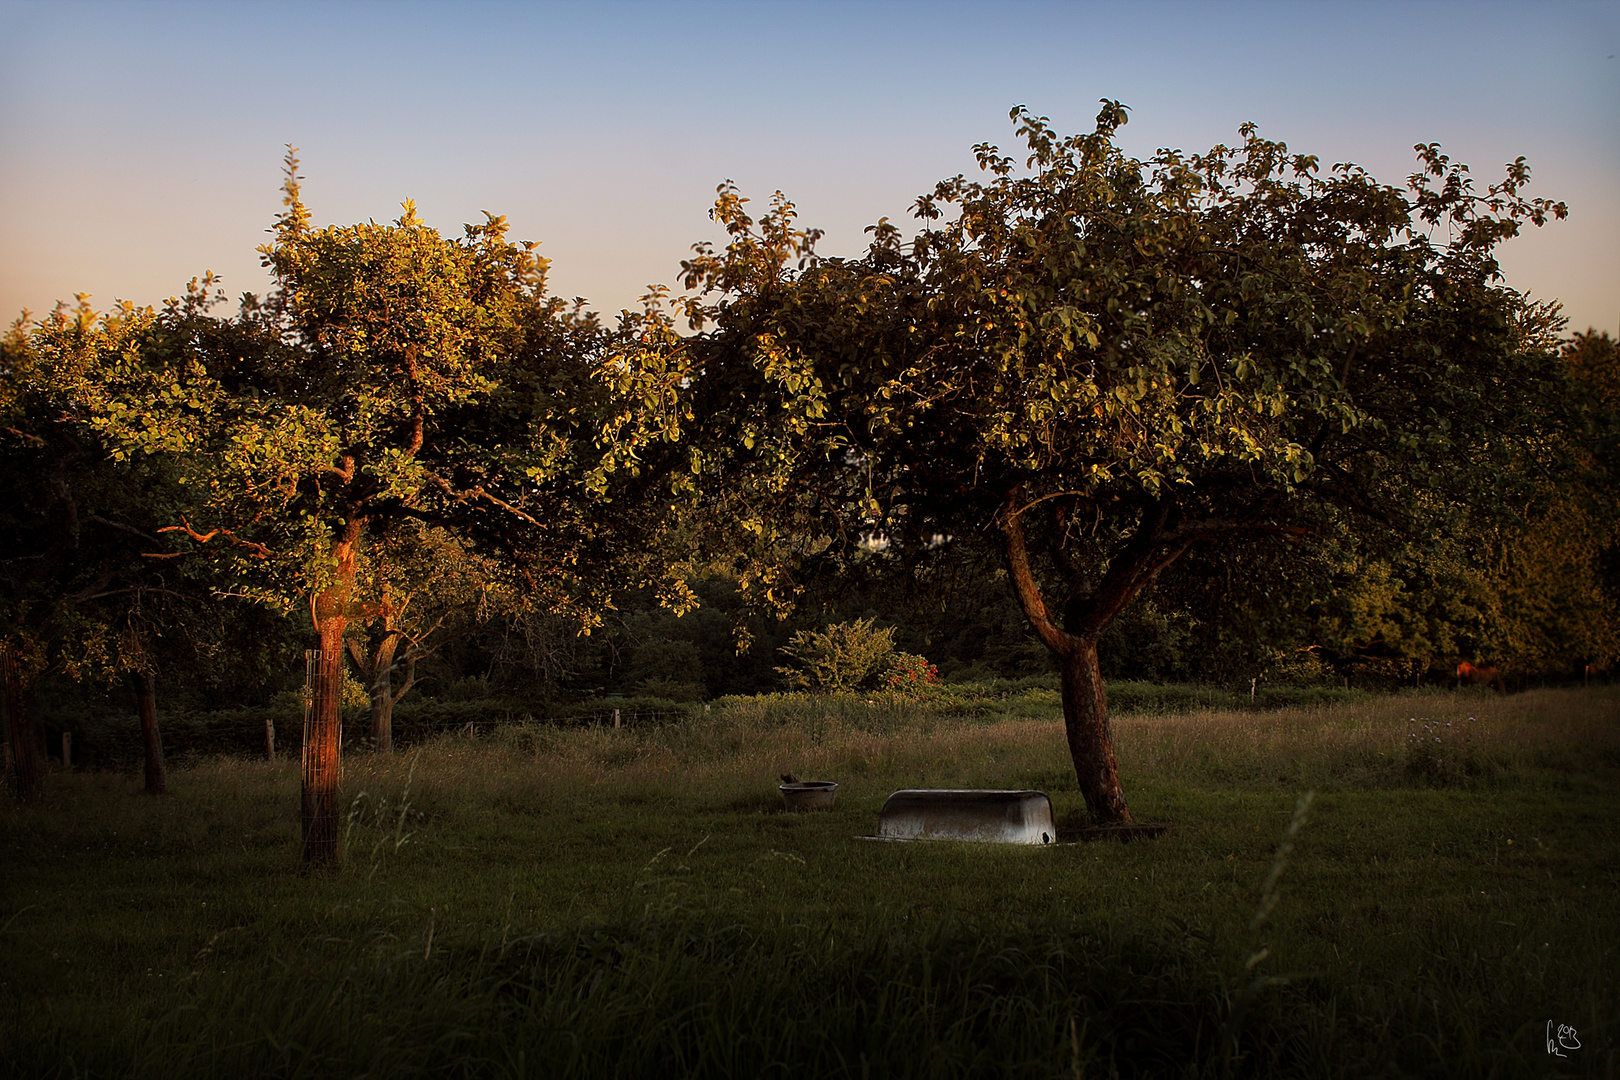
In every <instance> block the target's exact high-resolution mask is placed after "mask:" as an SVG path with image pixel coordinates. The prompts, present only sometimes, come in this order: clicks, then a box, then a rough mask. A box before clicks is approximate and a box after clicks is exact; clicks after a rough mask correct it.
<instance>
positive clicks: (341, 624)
mask: <svg viewBox="0 0 1620 1080" xmlns="http://www.w3.org/2000/svg"><path fill="white" fill-rule="evenodd" d="M360 533H361V523H360V522H359V521H358V520H351V521H350V522H349V524H348V525H347V526H345V528H344V530H343V537H342V539H340V540H339V541H338V542H336V543H335V544H333V545H332V574H333V576H332V582H331V584H330V585H328V586H327V587H326V588H325V589H323V590H321V592H320V593H318V594H317V595H316V596H315V602H314V616H315V628H316V631H317V632H318V634H319V635H320V645H319V648H320V652H321V659H320V665H319V667H318V668H317V669H316V678H315V686H314V688H313V689H314V701H313V702H312V705H311V709H310V720H309V730H308V732H307V733H306V734H305V741H304V781H303V800H302V819H303V827H304V861H305V862H310V863H332V862H336V861H337V860H338V859H339V858H340V857H341V855H342V852H341V850H340V841H341V839H342V837H341V833H340V830H339V829H338V778H339V767H340V764H341V759H340V755H341V752H342V739H343V712H342V701H343V653H344V648H343V633H344V631H345V630H347V629H348V626H349V610H350V605H351V603H352V602H353V597H354V580H355V557H356V555H357V553H358V548H359V541H360Z"/></svg>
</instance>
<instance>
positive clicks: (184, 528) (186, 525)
mask: <svg viewBox="0 0 1620 1080" xmlns="http://www.w3.org/2000/svg"><path fill="white" fill-rule="evenodd" d="M180 522H181V524H179V525H165V526H164V527H163V528H161V529H159V530H158V532H160V533H166V532H183V533H185V534H186V535H187V536H189V537H191V538H192V539H193V540H195V541H197V543H199V544H206V543H208V541H210V540H212V539H213V538H214V537H216V536H223V537H224V538H225V539H226V540H229V541H230V542H231V543H232V544H235V545H236V546H237V547H245V548H247V549H248V550H249V551H251V552H253V553H254V554H255V555H257V556H258V557H259V558H261V559H268V558H269V557H270V549H269V548H267V547H265V546H264V545H263V544H261V543H259V542H257V541H255V540H243V539H242V538H241V537H239V536H237V535H236V534H235V533H233V532H232V531H231V530H229V529H215V530H213V531H212V532H206V533H200V532H198V531H197V530H196V529H194V528H192V527H191V522H189V521H187V520H186V518H185V515H184V514H182V515H181V516H180ZM173 557H174V556H172V555H148V556H147V558H149V559H168V558H173Z"/></svg>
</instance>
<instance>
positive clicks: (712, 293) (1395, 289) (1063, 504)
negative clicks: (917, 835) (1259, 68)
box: [687, 101, 1566, 823]
mask: <svg viewBox="0 0 1620 1080" xmlns="http://www.w3.org/2000/svg"><path fill="white" fill-rule="evenodd" d="M1012 118H1013V120H1014V122H1015V123H1016V125H1017V133H1018V136H1019V138H1020V139H1021V140H1022V141H1023V142H1024V144H1025V146H1026V148H1027V152H1026V154H1025V155H1024V160H1023V161H1022V163H1020V162H1018V161H1015V160H1014V158H1012V157H1010V156H1006V155H1003V154H1001V153H1000V151H999V150H998V149H997V148H996V147H994V146H991V145H988V144H981V145H980V146H978V147H975V155H976V157H977V160H978V164H979V168H980V170H981V173H982V174H983V178H982V179H977V180H970V179H968V178H966V177H963V176H957V177H954V178H952V179H949V180H946V181H943V182H941V183H940V184H938V185H937V186H936V187H935V189H934V190H933V191H932V192H930V193H928V194H926V195H924V196H922V197H921V198H919V200H918V201H917V204H916V207H915V212H916V216H917V218H918V219H919V222H920V228H919V231H918V232H917V233H916V235H915V237H914V238H913V239H912V240H910V241H909V242H906V241H904V240H903V237H902V234H901V232H900V230H899V229H898V228H897V227H896V226H895V225H893V224H892V223H891V222H889V221H888V220H887V219H884V220H881V221H880V222H879V223H878V224H877V225H875V226H873V227H872V228H871V229H870V230H869V232H871V233H872V234H873V240H872V244H871V246H870V249H869V251H868V252H867V254H866V255H865V256H864V257H862V258H860V259H858V260H841V259H818V258H815V257H814V256H813V253H810V252H808V251H807V246H808V245H806V244H805V243H803V242H802V241H803V239H804V238H805V237H807V236H809V237H810V239H811V242H813V236H811V234H806V233H803V232H793V231H791V230H790V229H789V228H788V227H787V226H788V225H789V224H790V220H791V219H788V220H786V221H784V215H783V214H782V213H781V212H780V210H781V206H783V205H786V206H788V207H789V209H790V208H791V204H786V203H785V200H780V198H779V202H778V205H777V207H776V208H774V209H773V212H772V213H771V214H769V215H767V217H766V219H764V221H762V222H759V223H756V222H754V221H753V220H752V219H750V218H749V217H748V215H747V214H746V213H744V212H743V209H742V200H741V199H740V197H738V196H736V195H735V194H734V193H727V192H724V191H723V193H722V195H723V197H722V199H721V200H720V201H719V202H718V203H717V204H716V209H715V212H714V213H715V217H716V219H717V220H718V221H720V222H721V223H722V224H724V225H725V226H726V227H727V228H728V231H729V232H730V235H731V242H730V244H729V245H728V247H727V249H726V250H725V251H724V252H723V253H722V252H715V251H713V250H711V249H700V251H699V252H698V258H697V259H695V260H692V261H690V262H689V264H688V265H689V270H690V272H689V276H688V281H687V284H688V285H689V286H691V287H694V288H696V289H698V290H700V291H701V295H702V296H703V299H702V300H701V301H700V302H694V303H695V304H697V305H698V309H697V314H698V315H699V316H700V319H697V320H694V321H695V322H702V323H706V324H707V325H708V326H709V327H711V328H709V329H707V330H706V331H705V332H704V333H702V334H700V335H699V336H698V337H695V338H693V339H691V340H690V341H689V342H688V345H687V349H688V354H689V355H690V356H691V358H692V360H691V367H690V371H691V378H692V393H693V396H694V400H696V401H698V402H699V403H700V405H699V407H698V408H697V409H696V410H695V411H696V412H697V414H698V416H699V417H703V416H713V417H724V418H726V419H725V421H724V423H725V424H727V425H729V428H722V426H721V421H718V420H716V421H712V422H710V424H709V425H708V426H707V427H705V426H704V425H703V424H702V423H701V422H700V423H699V424H698V425H696V427H695V434H694V441H695V442H699V443H706V442H711V441H721V440H723V439H724V438H725V437H726V435H727V434H729V433H731V432H736V433H737V434H740V435H744V436H746V435H753V434H754V431H755V429H757V430H758V431H759V432H760V433H759V434H758V435H754V439H755V442H757V443H758V444H759V445H760V446H761V447H762V448H761V449H758V450H752V449H750V450H748V451H746V452H744V451H741V450H735V449H731V450H727V451H725V455H726V456H725V457H723V458H721V459H717V460H716V461H714V462H713V465H714V466H715V467H714V468H713V469H712V471H711V472H709V473H708V474H707V475H708V477H709V478H710V479H709V482H710V483H712V484H714V485H716V486H721V485H724V486H727V487H728V489H729V490H731V491H733V492H736V491H742V492H747V493H751V497H752V499H753V503H752V506H753V507H755V508H756V512H757V513H758V515H759V516H760V517H762V518H764V519H766V520H767V521H770V522H774V523H777V526H778V527H779V528H786V529H788V530H790V531H792V532H794V533H796V534H797V535H800V536H819V537H820V538H821V539H820V541H819V542H818V543H816V544H811V545H809V546H808V547H807V548H805V549H804V550H808V551H811V552H812V553H814V554H815V556H816V557H818V558H824V557H825V556H826V553H828V552H830V551H836V550H839V549H842V550H853V549H855V548H861V547H862V546H863V545H864V550H871V549H872V548H874V547H878V548H881V549H882V551H883V553H884V555H885V557H888V558H893V559H897V560H905V559H913V558H922V557H924V556H926V557H928V558H937V557H938V555H939V554H940V552H941V550H949V549H950V548H952V547H954V548H956V549H958V550H961V549H966V548H972V547H978V548H985V547H988V548H990V549H992V550H995V551H997V552H999V556H1000V558H1001V560H1002V563H1003V565H1004V567H1005V569H1006V574H1007V578H1008V581H1009V583H1010V585H1011V587H1012V589H1013V590H1014V592H1015V594H1016V596H1017V598H1018V601H1019V603H1020V605H1021V607H1022V609H1023V612H1024V615H1025V617H1026V618H1027V619H1028V622H1029V625H1030V626H1031V628H1032V629H1033V631H1034V633H1035V634H1036V635H1037V636H1038V637H1039V639H1040V641H1041V642H1042V643H1043V644H1044V646H1045V647H1046V649H1047V651H1048V652H1049V653H1050V655H1051V657H1052V659H1053V662H1054V663H1055V665H1056V667H1057V669H1058V671H1059V674H1060V676H1061V685H1062V702H1063V710H1064V718H1065V727H1066V731H1067V739H1068V745H1069V750H1070V754H1071V757H1072V760H1073V764H1074V768H1075V772H1076V776H1077V779H1078V783H1079V788H1080V791H1081V793H1082V794H1083V796H1084V799H1085V802H1086V805H1087V807H1088V808H1089V810H1090V813H1091V815H1092V817H1093V818H1094V820H1096V821H1097V822H1099V823H1127V822H1129V821H1130V819H1131V815H1130V811H1129V808H1128V805H1127V802H1126V799H1125V793H1124V790H1123V788H1122V786H1121V784H1120V779H1119V770H1118V764H1117V759H1116V756H1115V751H1114V743H1113V737H1112V732H1111V727H1110V724H1109V719H1108V707H1107V696H1106V693H1105V688H1104V685H1103V679H1102V676H1101V673H1100V670H1099V666H1098V641H1099V639H1100V637H1101V636H1102V634H1103V632H1104V631H1105V630H1107V628H1108V627H1109V626H1110V625H1111V624H1112V623H1113V622H1114V621H1115V620H1116V619H1117V618H1118V617H1119V615H1120V614H1121V613H1122V612H1123V611H1125V610H1126V608H1127V607H1128V606H1129V605H1130V604H1131V603H1132V601H1133V599H1135V598H1136V597H1137V596H1138V595H1140V594H1141V592H1142V590H1143V589H1144V588H1146V587H1147V586H1148V585H1149V584H1150V583H1152V582H1153V581H1154V580H1155V579H1157V578H1158V577H1159V575H1161V574H1163V573H1164V572H1165V571H1166V570H1168V569H1169V568H1170V567H1171V566H1172V565H1173V564H1175V562H1176V561H1177V560H1178V559H1179V558H1181V557H1182V556H1183V555H1185V554H1186V553H1187V552H1188V551H1190V550H1192V549H1194V548H1202V549H1209V550H1212V551H1213V550H1219V551H1224V552H1228V553H1229V554H1227V555H1226V556H1225V557H1227V558H1232V559H1242V558H1245V552H1246V551H1251V550H1253V548H1252V545H1255V544H1265V543H1291V544H1301V543H1308V542H1309V538H1310V537H1311V536H1312V535H1313V533H1320V531H1321V530H1322V529H1323V528H1324V527H1330V526H1329V523H1330V522H1352V523H1354V524H1353V527H1355V528H1368V529H1374V530H1379V529H1384V530H1396V531H1402V530H1405V531H1409V532H1411V531H1422V530H1425V529H1428V528H1431V527H1432V525H1433V521H1432V520H1431V519H1429V518H1426V517H1425V516H1424V514H1423V512H1422V508H1423V506H1424V505H1425V504H1426V502H1433V503H1437V504H1447V503H1454V502H1455V501H1457V500H1461V501H1464V502H1470V503H1486V504H1491V503H1493V501H1500V500H1501V499H1502V498H1503V492H1504V485H1508V484H1511V483H1513V482H1514V480H1513V478H1514V475H1515V474H1514V470H1513V469H1511V468H1509V467H1508V463H1509V461H1510V459H1514V458H1515V456H1516V455H1522V454H1523V453H1525V452H1526V449H1527V448H1528V449H1529V450H1530V452H1535V450H1536V448H1537V447H1545V446H1546V445H1547V444H1548V439H1549V429H1548V427H1547V425H1546V423H1545V417H1546V416H1548V415H1549V410H1550V409H1551V408H1552V407H1553V406H1552V405H1551V404H1546V403H1547V402H1550V401H1551V399H1553V398H1555V397H1556V396H1557V393H1558V390H1557V384H1558V381H1559V374H1558V371H1557V359H1556V355H1555V350H1554V346H1555V344H1556V341H1555V337H1554V335H1555V333H1556V331H1557V330H1558V328H1559V326H1560V319H1559V316H1558V314H1557V310H1556V306H1555V305H1547V304H1538V303H1534V302H1531V301H1530V300H1528V299H1527V298H1526V297H1525V296H1524V295H1522V294H1521V293H1519V292H1517V291H1516V290H1514V289H1513V288H1511V287H1509V286H1508V285H1507V284H1505V283H1504V282H1503V280H1502V275H1501V272H1500V268H1499V266H1498V264H1497V262H1496V259H1495V256H1494V252H1495V249H1496V247H1497V246H1498V245H1499V244H1500V243H1502V242H1503V241H1505V240H1508V239H1510V238H1511V237H1512V236H1514V235H1515V234H1516V233H1517V232H1518V231H1519V229H1520V228H1521V227H1522V226H1523V225H1525V224H1533V225H1541V224H1543V223H1544V222H1546V221H1547V220H1549V219H1551V218H1561V217H1563V216H1565V213H1566V211H1565V207H1564V206H1563V204H1561V203H1554V202H1549V201H1547V200H1542V199H1531V198H1528V197H1527V196H1526V195H1525V193H1524V190H1523V189H1524V187H1525V185H1526V184H1527V183H1528V182H1529V179H1530V170H1529V167H1528V166H1527V165H1526V164H1525V162H1524V160H1523V159H1522V158H1521V159H1519V160H1517V161H1515V162H1513V163H1512V164H1510V165H1509V166H1508V167H1507V171H1506V175H1505V177H1504V178H1503V179H1502V180H1501V181H1499V182H1497V183H1495V184H1492V185H1490V186H1488V187H1486V188H1484V189H1483V190H1481V189H1479V188H1478V187H1476V185H1475V183H1474V181H1473V179H1472V176H1471V173H1470V172H1469V170H1468V168H1467V167H1466V166H1464V165H1461V164H1458V163H1455V162H1452V161H1451V160H1450V159H1449V158H1448V157H1447V156H1446V155H1445V154H1443V153H1442V152H1441V149H1440V147H1439V146H1438V145H1436V144H1428V145H1423V146H1419V147H1417V157H1418V162H1419V168H1418V169H1417V171H1415V172H1414V173H1413V175H1412V176H1410V177H1409V178H1408V179H1407V182H1406V184H1405V185H1404V186H1403V187H1396V186H1390V185H1386V184H1382V183H1379V182H1378V181H1377V180H1375V179H1374V178H1373V177H1371V176H1370V175H1368V174H1367V173H1366V172H1365V171H1364V170H1363V169H1361V168H1359V167H1357V166H1355V165H1350V164H1340V165H1335V166H1332V167H1330V168H1325V167H1323V165H1322V164H1321V162H1320V161H1319V160H1318V159H1317V158H1315V157H1312V156H1309V155H1304V154H1299V153H1295V152H1293V151H1291V150H1290V149H1289V148H1288V147H1287V146H1286V145H1285V144H1283V143H1280V142H1274V141H1271V140H1268V139H1264V138H1262V137H1261V136H1260V135H1259V133H1258V132H1257V131H1256V129H1255V128H1254V127H1253V125H1244V126H1243V127H1242V128H1241V130H1240V134H1241V142H1239V144H1238V145H1237V146H1235V147H1228V146H1224V145H1221V146H1216V147H1214V148H1213V149H1211V150H1210V151H1208V152H1207V153H1203V154H1185V153H1182V152H1180V151H1174V150H1161V151H1159V152H1158V153H1157V154H1155V155H1154V156H1152V157H1151V158H1148V159H1146V160H1140V159H1137V158H1135V157H1132V156H1130V155H1128V154H1126V153H1125V152H1124V151H1123V150H1122V149H1120V147H1119V145H1118V143H1117V141H1116V136H1117V133H1118V131H1119V129H1120V127H1121V126H1122V125H1124V124H1125V122H1126V118H1127V111H1126V108H1125V107H1124V106H1123V105H1121V104H1119V103H1118V102H1113V101H1105V102H1104V103H1103V108H1102V110H1101V112H1100V114H1099V115H1098V117H1097V122H1096V126H1095V129H1094V130H1093V131H1091V132H1089V133H1086V134H1081V135H1075V136H1070V137H1063V136H1060V135H1059V134H1058V133H1057V132H1055V131H1054V130H1053V129H1052V127H1051V125H1050V123H1049V122H1048V121H1047V120H1046V119H1045V118H1043V117H1039V116H1036V115H1033V114H1032V113H1030V112H1029V111H1028V110H1026V109H1024V108H1022V107H1019V108H1016V109H1014V110H1013V112H1012ZM784 237H786V238H787V240H788V241H791V240H794V239H795V238H797V239H798V240H799V242H798V243H791V242H787V241H785V240H784ZM807 256H808V257H807ZM795 257H797V258H800V259H801V260H803V268H802V269H796V268H795V267H794V266H792V265H791V264H790V263H791V260H792V259H793V258H795ZM733 395H734V396H735V397H736V399H737V400H736V404H735V407H729V406H728V405H727V401H728V399H729V397H730V396H733ZM1543 399H1545V400H1543ZM1543 404H1546V407H1545V408H1543V407H1542V405H1543ZM767 412H770V413H771V414H772V415H771V418H770V419H771V425H769V426H768V425H767V424H765V423H764V422H755V421H753V420H751V419H750V418H751V417H754V416H757V415H762V414H765V413H767ZM748 424H753V427H747V426H744V427H739V426H738V425H748ZM743 442H744V445H745V446H752V445H753V444H752V443H749V442H747V441H746V440H743ZM706 464H708V463H706ZM1419 495H1422V496H1424V498H1419V497H1418V496H1419ZM729 497H730V498H733V499H739V498H741V496H739V495H736V494H732V495H731V496H729ZM782 523H790V524H789V525H788V526H783V524H782ZM757 531H758V530H756V533H757ZM755 550H756V551H760V552H761V555H762V557H763V558H766V559H769V558H773V557H774V558H776V559H778V560H779V563H780V564H782V565H788V566H791V565H795V554H796V553H795V552H793V551H790V550H787V549H785V548H783V547H781V546H779V547H778V548H777V549H776V550H775V551H774V552H772V551H764V550H763V549H761V548H759V547H758V546H756V548H755ZM804 563H805V560H804V559H802V558H801V559H798V561H797V563H796V565H799V566H801V567H802V566H803V565H804ZM779 572H782V571H779Z"/></svg>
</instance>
